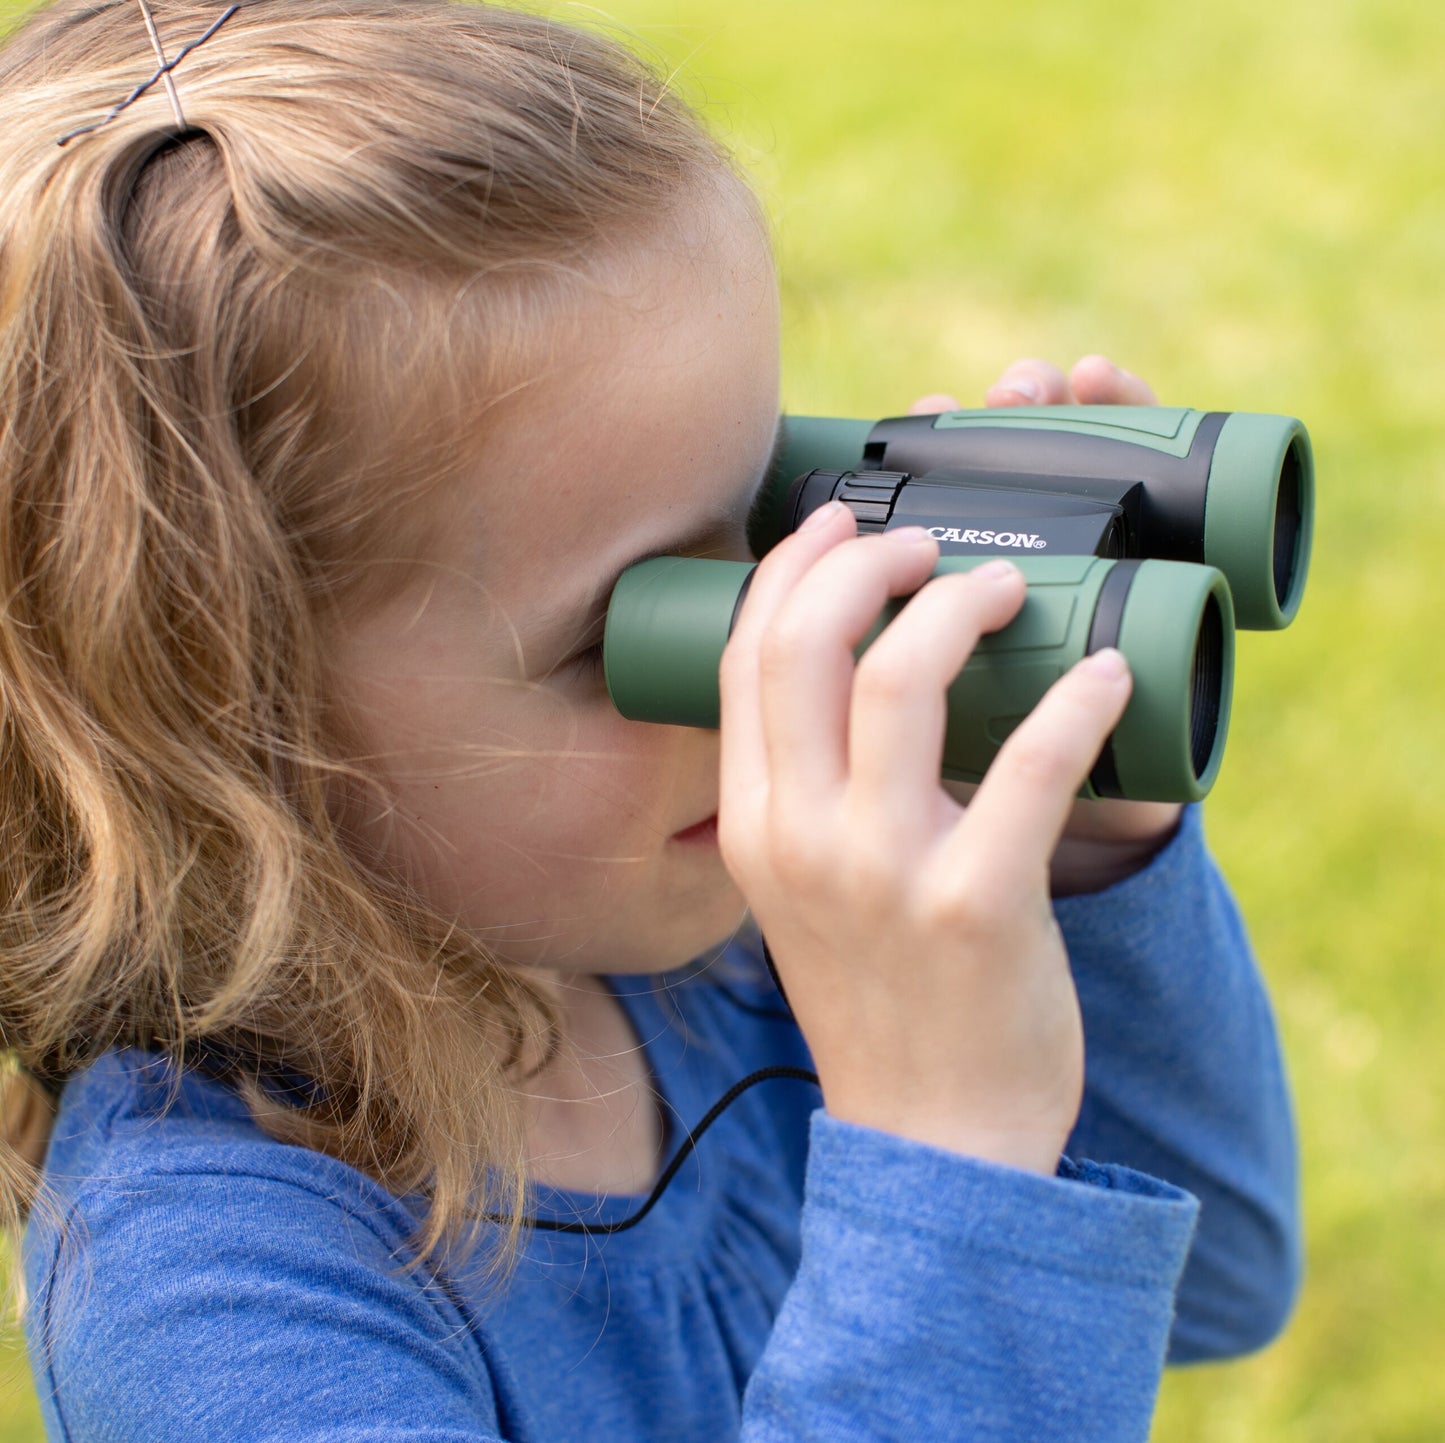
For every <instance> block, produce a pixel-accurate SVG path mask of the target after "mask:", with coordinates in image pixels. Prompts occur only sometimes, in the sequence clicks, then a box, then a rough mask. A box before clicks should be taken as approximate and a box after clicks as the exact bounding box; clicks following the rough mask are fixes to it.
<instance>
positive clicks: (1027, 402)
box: [909, 356, 1182, 897]
mask: <svg viewBox="0 0 1445 1443" xmlns="http://www.w3.org/2000/svg"><path fill="white" fill-rule="evenodd" d="M984 401H985V404H987V405H989V406H1074V405H1082V406H1157V405H1158V404H1159V398H1158V397H1157V396H1156V395H1155V394H1154V390H1153V388H1152V387H1151V386H1150V385H1149V384H1148V383H1147V382H1146V381H1141V380H1140V379H1139V377H1138V376H1134V375H1131V374H1130V373H1129V372H1128V371H1125V370H1121V369H1120V368H1119V367H1118V366H1116V365H1115V364H1114V363H1113V362H1112V361H1111V360H1109V358H1108V357H1107V356H1085V357H1084V358H1083V359H1082V360H1081V361H1077V362H1075V364H1074V368H1073V370H1071V371H1070V372H1069V374H1068V375H1067V376H1065V375H1064V373H1063V372H1062V371H1061V370H1059V368H1058V367H1057V366H1053V365H1050V364H1049V362H1047V361H1039V360H1032V359H1028V360H1022V361H1015V362H1014V363H1013V364H1012V365H1011V366H1009V367H1008V368H1007V369H1005V371H1004V373H1003V375H1001V376H1000V377H999V378H998V380H997V381H995V382H994V384H993V385H992V386H990V387H989V389H988V394H987V395H986V396H985V397H984ZM957 409H958V402H957V401H956V400H955V399H954V398H953V397H952V396H948V395H944V394H942V393H940V394H937V395H932V396H923V397H920V399H919V400H917V401H915V402H914V403H913V405H912V406H910V407H909V411H910V413H911V414H913V415H925V414H927V413H929V412H933V411H954V410H957ZM944 786H945V787H946V788H947V789H948V791H949V792H950V793H951V794H952V795H953V797H954V798H955V799H956V800H958V801H960V802H964V803H966V802H967V801H968V799H969V798H970V797H971V796H972V795H973V790H974V789H973V787H972V786H970V785H969V784H968V783H967V782H945V783H944ZM1181 810H1182V808H1180V807H1179V806H1178V805H1176V804H1175V803H1173V802H1112V801H1111V802H1079V803H1077V804H1076V805H1075V807H1074V809H1073V811H1072V812H1071V813H1070V815H1069V821H1068V825H1067V826H1066V827H1065V828H1064V835H1063V839H1062V840H1061V841H1060V843H1059V847H1058V850H1057V851H1056V852H1055V853H1054V859H1053V864H1052V871H1051V884H1052V890H1053V895H1054V896H1056V897H1067V896H1071V895H1073V894H1074V893H1076V892H1097V891H1099V890H1101V889H1102V888H1104V887H1108V886H1111V885H1112V884H1113V883H1115V882H1119V881H1122V880H1123V879H1124V878H1125V877H1127V876H1129V875H1131V874H1132V873H1134V872H1137V871H1138V870H1139V868H1141V867H1142V866H1144V864H1145V863H1146V862H1148V861H1149V859H1150V858H1151V857H1152V856H1153V855H1154V854H1155V852H1157V851H1158V850H1159V849H1160V847H1162V846H1163V845H1164V843H1165V842H1167V841H1168V840H1169V838H1170V837H1172V836H1173V835H1174V831H1175V829H1176V828H1177V827H1178V825H1179V816H1180V812H1181Z"/></svg>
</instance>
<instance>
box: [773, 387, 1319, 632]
mask: <svg viewBox="0 0 1445 1443" xmlns="http://www.w3.org/2000/svg"><path fill="white" fill-rule="evenodd" d="M815 470H819V471H855V472H857V473H859V474H860V475H863V474H866V473H867V472H868V471H870V470H877V471H882V472H896V473H905V474H906V475H908V476H910V477H913V478H918V480H920V481H921V480H923V479H925V478H926V482H927V485H928V487H929V488H930V490H931V491H932V493H933V495H935V496H938V495H939V494H940V488H946V487H947V486H948V485H949V484H953V485H956V486H978V485H985V486H989V487H994V488H1000V489H1002V490H1006V489H1007V488H1008V487H1010V486H1013V487H1017V488H1018V490H1019V492H1020V500H1021V504H1023V503H1024V500H1025V495H1026V493H1035V495H1037V493H1041V492H1044V493H1046V492H1049V491H1053V492H1059V493H1064V494H1067V495H1071V496H1077V497H1088V498H1092V499H1095V500H1098V501H1102V502H1111V503H1117V504H1118V505H1119V506H1120V507H1121V508H1122V512H1123V514H1124V516H1125V519H1126V521H1127V525H1126V528H1125V529H1126V534H1127V537H1128V544H1127V547H1126V551H1125V554H1126V555H1128V556H1135V557H1151V558H1155V559H1160V560H1170V561H1194V562H1202V563H1204V564H1206V565H1209V566H1214V567H1217V568H1218V569H1219V570H1220V571H1223V572H1224V574H1225V577H1226V578H1227V580H1228V582H1229V585H1230V589H1231V590H1232V592H1233V594H1234V603H1235V607H1236V611H1237V614H1238V624H1239V625H1241V626H1245V627H1249V628H1252V629H1258V630H1278V629H1279V628H1281V627H1284V626H1287V625H1289V623H1290V621H1292V620H1293V618H1294V615H1295V612H1296V611H1297V610H1298V609H1299V604H1300V600H1301V598H1302V596H1303V594H1304V586H1305V579H1306V576H1307V574H1308V571H1309V558H1310V543H1311V538H1312V535H1313V530H1314V460H1313V453H1312V451H1311V447H1310V440H1309V433H1308V432H1307V431H1306V430H1305V428H1304V426H1303V425H1302V424H1301V423H1300V422H1299V421H1298V420H1296V419H1295V418H1294V417H1292V416H1274V415H1264V414H1256V413H1252V412H1246V411H1234V412H1218V411H1214V412H1206V411H1195V410H1187V409H1185V408H1182V407H1170V406H1020V407H1013V408H1001V409H994V410H983V411H945V412H942V413H940V414H938V415H936V416H898V417H894V418H891V419H888V420H884V421H879V422H876V423H871V424H870V423H869V422H866V421H856V420H845V419H839V418H830V417H816V416H787V417H785V418H784V421H783V430H782V444H781V447H780V449H779V454H778V462H777V465H776V466H775V467H774V470H773V475H772V479H771V481H770V482H769V485H768V486H767V488H766V490H765V493H764V495H763V496H762V497H760V500H759V505H758V508H757V511H756V513H755V515H754V518H753V522H754V524H753V527H752V542H753V551H754V554H755V555H758V556H761V555H763V554H764V552H766V551H767V550H768V548H769V547H771V546H772V545H774V544H776V542H777V541H778V540H780V539H781V538H782V537H783V536H785V535H787V534H788V533H789V532H790V531H792V530H794V529H795V528H796V527H797V526H798V525H800V524H801V523H802V521H803V519H804V517H805V515H806V508H805V507H804V506H801V505H800V504H799V503H800V502H801V501H802V500H803V495H802V492H801V491H800V490H799V488H797V487H795V484H794V483H795V482H796V481H797V480H798V478H800V477H801V476H802V475H803V474H804V473H806V472H809V471H815ZM916 484H918V482H917V481H914V482H910V486H909V487H905V488H904V489H903V490H902V491H901V492H900V493H899V500H898V504H899V505H900V506H903V505H904V504H905V503H906V502H907V501H908V499H909V498H910V497H911V494H912V492H911V489H910V488H911V487H912V486H913V485H916ZM813 500H816V497H814V496H813V495H812V493H811V492H810V493H809V495H808V501H809V503H811V502H812V501H813ZM1023 514H1024V515H1025V516H1026V515H1027V513H1023ZM919 519H920V518H919V516H917V515H910V516H909V517H908V521H909V522H911V523H916V522H917V521H918V520H919ZM885 524H890V523H885ZM897 524H903V522H901V521H900V522H899V523H897ZM1019 526H1020V528H1021V529H1024V530H1034V529H1035V528H1034V527H1032V526H1030V525H1029V524H1028V523H1027V521H1026V520H1025V519H1022V518H1021V519H1020V522H1019ZM943 549H944V553H945V554H978V553H979V552H980V550H981V549H982V545H981V544H974V545H972V546H958V547H953V546H951V545H948V544H945V545H944V548H943Z"/></svg>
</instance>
